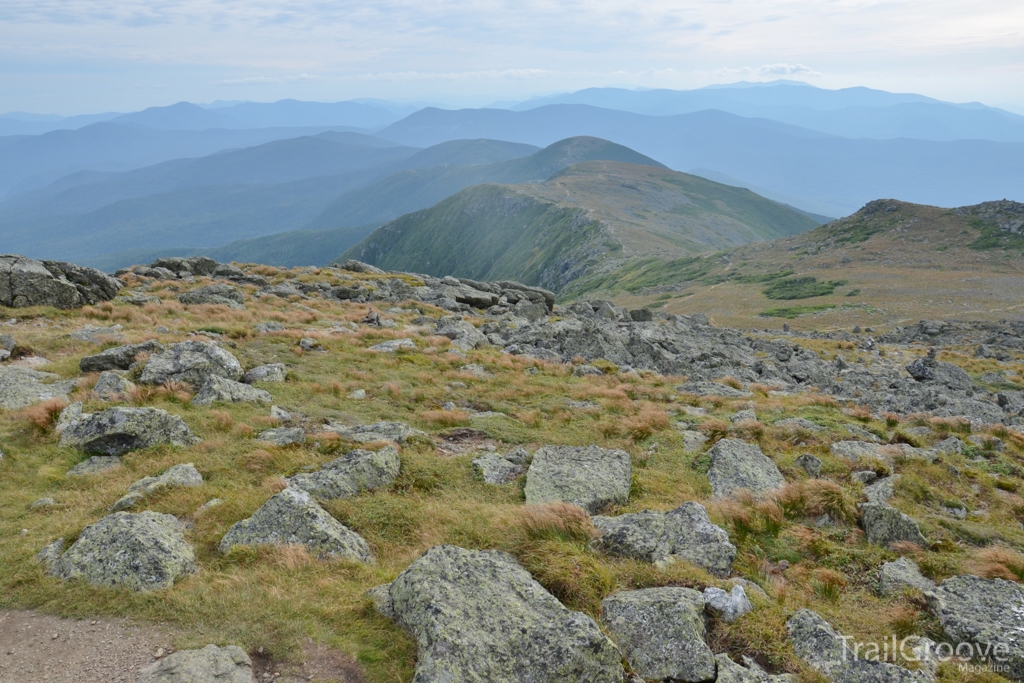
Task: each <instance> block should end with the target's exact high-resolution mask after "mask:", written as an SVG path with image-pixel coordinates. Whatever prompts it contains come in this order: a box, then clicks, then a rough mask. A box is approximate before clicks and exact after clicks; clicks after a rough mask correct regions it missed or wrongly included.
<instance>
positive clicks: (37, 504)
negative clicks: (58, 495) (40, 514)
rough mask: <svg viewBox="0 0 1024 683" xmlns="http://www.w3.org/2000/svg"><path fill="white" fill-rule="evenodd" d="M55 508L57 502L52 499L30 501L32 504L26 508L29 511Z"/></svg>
mask: <svg viewBox="0 0 1024 683" xmlns="http://www.w3.org/2000/svg"><path fill="white" fill-rule="evenodd" d="M52 507H57V501H56V500H54V499H53V498H40V499H38V500H34V501H32V504H31V505H29V506H28V509H29V510H45V509H46V508H52Z"/></svg>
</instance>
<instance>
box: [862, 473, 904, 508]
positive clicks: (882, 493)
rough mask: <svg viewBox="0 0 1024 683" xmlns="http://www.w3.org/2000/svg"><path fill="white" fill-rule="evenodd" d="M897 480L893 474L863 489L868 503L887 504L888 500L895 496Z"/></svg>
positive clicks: (896, 476)
mask: <svg viewBox="0 0 1024 683" xmlns="http://www.w3.org/2000/svg"><path fill="white" fill-rule="evenodd" d="M898 478H899V475H898V474H894V475H893V476H891V477H884V478H882V479H877V480H875V481H874V482H873V483H871V484H869V485H868V486H865V487H864V495H865V496H867V499H868V502H869V503H887V502H888V501H889V499H890V498H892V497H893V496H894V495H896V479H898Z"/></svg>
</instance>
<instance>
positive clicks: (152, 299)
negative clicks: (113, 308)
mask: <svg viewBox="0 0 1024 683" xmlns="http://www.w3.org/2000/svg"><path fill="white" fill-rule="evenodd" d="M114 303H121V304H128V305H129V306H146V305H147V304H159V303H160V297H158V296H152V295H151V294H143V293H141V292H129V293H127V294H122V295H120V296H116V297H114Z"/></svg>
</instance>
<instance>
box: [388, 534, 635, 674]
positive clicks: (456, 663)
mask: <svg viewBox="0 0 1024 683" xmlns="http://www.w3.org/2000/svg"><path fill="white" fill-rule="evenodd" d="M377 602H378V604H381V606H382V607H383V608H384V609H383V610H382V613H384V614H388V615H391V616H393V618H394V619H395V621H397V622H398V624H399V625H400V626H402V627H403V628H405V629H406V630H408V631H409V632H410V633H411V634H412V635H413V637H414V638H416V642H417V645H418V647H419V654H418V656H417V662H416V675H415V677H414V679H413V680H415V681H416V682H417V683H442V682H446V683H470V682H471V681H509V682H512V681H515V682H518V683H531V682H534V681H535V682H537V683H540V682H545V683H556V682H559V683H570V682H573V683H575V682H577V681H587V682H588V683H621V681H622V680H623V670H622V665H621V663H620V659H621V655H620V654H619V651H618V650H617V649H616V648H615V646H614V645H613V644H612V642H611V641H610V640H609V639H608V638H607V637H606V636H605V635H604V634H603V633H602V632H601V629H600V628H599V627H598V625H597V624H596V623H595V622H594V620H593V619H591V618H590V617H588V616H587V615H585V614H582V613H580V612H570V611H569V610H568V609H566V608H565V607H564V606H563V605H562V604H561V603H560V602H559V601H558V600H557V599H555V597H554V596H552V595H551V594H550V593H548V592H547V591H546V590H545V589H544V587H543V586H541V585H540V584H539V583H537V582H536V581H535V580H534V579H533V577H531V576H530V574H529V573H528V572H527V571H526V570H524V569H523V568H522V567H520V566H519V564H517V563H516V561H515V559H514V558H513V557H512V556H510V555H507V554H505V553H501V552H497V551H483V552H480V551H474V550H464V549H462V548H458V547H456V546H436V547H434V548H431V549H430V550H428V551H427V552H426V553H424V554H423V555H422V556H421V557H420V558H419V559H418V560H416V561H415V562H413V563H412V564H411V565H409V567H408V568H407V569H406V570H405V571H403V572H402V573H401V574H399V576H398V578H397V579H395V581H394V582H392V583H391V584H390V586H389V587H388V588H387V596H386V597H384V596H378V599H377Z"/></svg>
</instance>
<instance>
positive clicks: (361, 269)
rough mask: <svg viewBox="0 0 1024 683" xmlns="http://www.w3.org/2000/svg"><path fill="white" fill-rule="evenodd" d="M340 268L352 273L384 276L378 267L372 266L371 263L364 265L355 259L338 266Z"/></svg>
mask: <svg viewBox="0 0 1024 683" xmlns="http://www.w3.org/2000/svg"><path fill="white" fill-rule="evenodd" d="M338 268H340V269H341V270H347V271H349V272H352V273H368V274H370V275H383V274H384V271H383V270H381V269H380V268H378V267H377V266H371V265H370V264H369V263H363V262H362V261H357V260H355V259H351V258H350V259H347V260H345V261H343V262H342V263H340V264H338Z"/></svg>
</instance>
